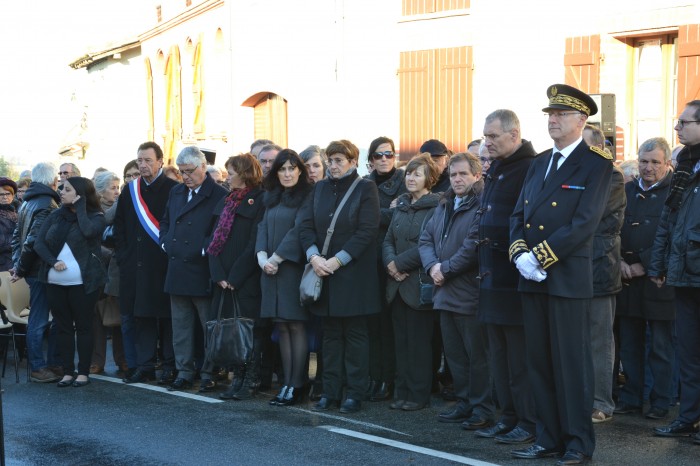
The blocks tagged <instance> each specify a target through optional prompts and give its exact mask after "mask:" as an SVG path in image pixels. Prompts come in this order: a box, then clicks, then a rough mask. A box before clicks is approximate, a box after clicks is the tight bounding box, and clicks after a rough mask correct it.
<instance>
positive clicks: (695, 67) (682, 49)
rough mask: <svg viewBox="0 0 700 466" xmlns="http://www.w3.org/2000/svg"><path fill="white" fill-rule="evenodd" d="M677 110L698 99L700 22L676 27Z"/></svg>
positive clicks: (699, 85) (699, 91)
mask: <svg viewBox="0 0 700 466" xmlns="http://www.w3.org/2000/svg"><path fill="white" fill-rule="evenodd" d="M677 96H678V107H679V108H678V111H679V112H680V111H681V109H682V108H683V107H685V104H686V103H687V102H690V101H691V100H696V99H700V24H686V25H683V26H680V27H679V28H678V94H677Z"/></svg>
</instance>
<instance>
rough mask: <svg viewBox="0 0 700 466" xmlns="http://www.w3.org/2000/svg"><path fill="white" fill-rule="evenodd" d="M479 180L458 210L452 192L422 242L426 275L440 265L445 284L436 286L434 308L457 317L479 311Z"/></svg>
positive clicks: (429, 222) (440, 206) (448, 193)
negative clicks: (455, 207)
mask: <svg viewBox="0 0 700 466" xmlns="http://www.w3.org/2000/svg"><path fill="white" fill-rule="evenodd" d="M483 186H484V184H483V180H479V181H477V182H476V183H474V185H473V186H472V188H471V191H470V192H469V193H468V194H467V196H465V198H464V200H463V201H462V203H461V204H460V205H459V207H457V209H456V210H455V209H454V199H455V194H454V192H453V191H452V189H449V190H448V191H447V192H446V193H445V194H444V195H443V196H442V198H441V199H440V202H439V204H438V206H437V208H436V209H435V213H434V214H433V216H432V217H431V218H430V220H428V223H427V224H426V226H425V230H423V233H422V234H421V237H420V241H419V243H418V244H419V251H420V257H421V262H422V263H423V268H424V270H425V272H426V273H428V274H429V273H430V269H431V267H432V266H433V265H435V264H437V263H440V264H441V265H440V271H441V272H442V274H443V275H444V276H445V283H444V284H443V285H442V286H436V287H435V292H434V294H433V308H434V309H438V310H443V311H451V312H455V313H457V314H464V315H476V313H477V311H478V307H479V280H478V279H477V276H478V275H479V266H478V263H477V259H478V251H477V242H478V239H479V212H478V211H479V208H480V205H481V204H480V201H479V196H480V195H481V191H482V190H483Z"/></svg>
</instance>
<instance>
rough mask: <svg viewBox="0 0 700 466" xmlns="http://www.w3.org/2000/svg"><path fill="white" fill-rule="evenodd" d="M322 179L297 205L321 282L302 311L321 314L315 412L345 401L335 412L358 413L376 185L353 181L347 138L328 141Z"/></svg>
mask: <svg viewBox="0 0 700 466" xmlns="http://www.w3.org/2000/svg"><path fill="white" fill-rule="evenodd" d="M326 154H328V166H329V169H328V172H329V176H328V178H326V179H323V180H321V181H319V182H317V183H316V184H315V185H314V191H313V194H312V195H311V198H310V199H309V202H307V203H306V204H304V207H303V209H302V213H301V217H302V218H301V224H300V225H299V239H300V241H301V246H302V248H304V251H305V253H306V258H307V260H308V261H309V263H310V264H311V266H312V267H313V269H314V272H315V273H316V275H317V276H319V277H322V278H323V286H322V289H321V297H320V298H319V300H318V301H317V302H315V303H313V304H311V305H310V306H309V310H310V311H311V312H312V313H314V314H315V315H319V316H322V317H323V397H322V398H321V399H320V401H319V402H318V403H317V404H316V405H315V407H314V409H315V410H320V411H325V410H328V409H330V408H332V407H333V406H334V405H336V404H337V403H338V402H339V401H340V400H341V399H342V391H343V380H344V379H345V381H346V384H347V397H346V399H345V401H344V402H343V404H342V406H341V407H340V411H341V412H342V413H354V412H356V411H359V410H360V406H361V400H362V399H363V398H364V397H365V394H366V393H367V380H368V378H369V367H368V356H369V355H368V351H369V350H368V337H367V316H368V315H371V314H374V313H377V312H379V306H380V297H379V285H378V283H377V282H378V277H377V249H376V239H377V230H378V228H379V199H378V197H377V187H376V185H375V184H374V183H372V182H371V181H368V180H364V179H359V175H358V174H357V162H358V158H359V155H360V151H359V150H358V149H357V146H355V145H354V144H353V143H351V142H350V141H346V140H340V141H333V142H331V143H330V144H329V145H328V148H327V149H326ZM351 189H352V192H350V195H349V196H348V198H347V202H346V203H345V205H343V207H342V209H339V210H338V213H337V222H336V224H335V231H334V232H333V234H332V237H331V238H330V242H329V245H328V250H327V251H325V257H324V256H323V255H322V254H324V251H323V245H324V243H325V242H326V235H327V233H328V229H329V227H330V223H331V219H332V218H333V216H334V213H335V212H336V210H337V209H338V207H339V204H340V203H341V200H342V199H343V198H344V197H345V195H346V193H348V192H349V191H350V190H351Z"/></svg>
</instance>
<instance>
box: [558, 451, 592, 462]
mask: <svg viewBox="0 0 700 466" xmlns="http://www.w3.org/2000/svg"><path fill="white" fill-rule="evenodd" d="M590 459H591V458H590V457H588V456H586V455H584V454H583V453H581V452H580V451H576V450H566V453H564V456H562V457H561V458H559V461H557V466H568V465H571V464H584V463H587V462H588V460H590Z"/></svg>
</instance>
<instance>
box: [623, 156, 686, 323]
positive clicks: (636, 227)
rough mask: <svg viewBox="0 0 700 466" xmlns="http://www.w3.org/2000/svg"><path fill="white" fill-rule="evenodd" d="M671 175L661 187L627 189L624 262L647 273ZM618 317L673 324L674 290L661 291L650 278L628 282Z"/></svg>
mask: <svg viewBox="0 0 700 466" xmlns="http://www.w3.org/2000/svg"><path fill="white" fill-rule="evenodd" d="M672 176H673V172H672V171H671V170H669V172H668V174H667V175H666V176H665V177H664V178H663V179H662V180H661V181H659V183H658V184H657V185H656V186H654V187H652V188H650V189H649V190H647V191H644V190H643V189H642V188H641V187H640V186H639V180H632V181H630V182H629V183H627V184H626V185H625V192H626V194H627V208H626V209H625V220H624V222H623V224H622V233H621V239H622V259H623V260H624V261H625V262H626V263H627V264H629V265H632V264H642V266H643V267H644V270H647V269H648V268H649V264H650V262H651V252H652V246H653V245H654V238H655V237H656V229H657V227H658V226H659V219H660V217H661V211H662V210H663V207H664V202H665V201H666V197H667V196H668V191H669V189H670V188H671V177H672ZM615 315H617V316H624V317H636V318H640V319H647V320H673V319H675V317H676V306H675V289H674V288H673V287H672V286H668V285H664V286H662V287H661V288H658V287H657V286H656V285H655V284H654V282H652V281H651V280H649V277H648V276H646V275H644V276H643V277H637V278H633V279H632V280H625V282H624V283H623V286H622V291H620V293H619V294H618V295H617V308H616V309H615Z"/></svg>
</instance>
